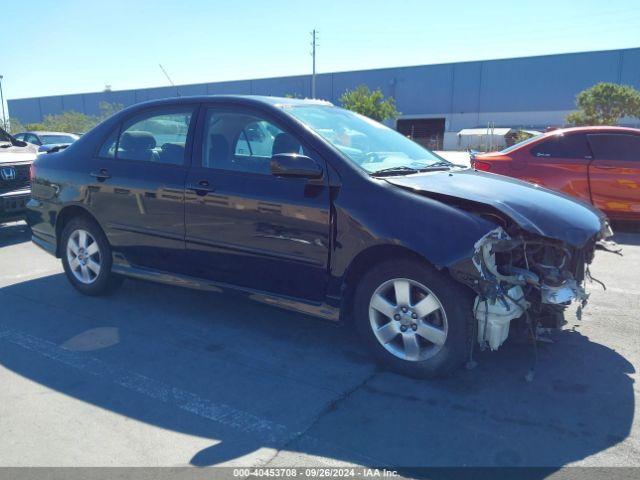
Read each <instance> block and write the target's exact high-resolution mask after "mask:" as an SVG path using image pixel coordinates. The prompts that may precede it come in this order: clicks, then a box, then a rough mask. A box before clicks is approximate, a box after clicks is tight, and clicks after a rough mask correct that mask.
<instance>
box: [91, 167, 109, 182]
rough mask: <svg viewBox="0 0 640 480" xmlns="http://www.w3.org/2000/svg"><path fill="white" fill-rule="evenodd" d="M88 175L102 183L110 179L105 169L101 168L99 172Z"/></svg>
mask: <svg viewBox="0 0 640 480" xmlns="http://www.w3.org/2000/svg"><path fill="white" fill-rule="evenodd" d="M89 175H91V176H92V177H94V178H96V179H97V180H98V181H99V182H104V181H105V180H106V179H107V178H111V175H109V172H108V171H107V169H106V168H101V169H100V171H99V172H91V173H90V174H89Z"/></svg>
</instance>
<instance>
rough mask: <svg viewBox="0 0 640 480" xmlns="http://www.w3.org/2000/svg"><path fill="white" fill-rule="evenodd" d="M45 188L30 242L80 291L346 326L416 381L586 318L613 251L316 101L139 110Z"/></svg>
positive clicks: (548, 212) (115, 121)
mask: <svg viewBox="0 0 640 480" xmlns="http://www.w3.org/2000/svg"><path fill="white" fill-rule="evenodd" d="M248 132H252V133H251V134H248ZM258 132H261V133H258ZM342 132H352V134H351V137H354V138H355V137H357V138H358V139H359V140H358V142H355V144H354V142H346V143H349V146H345V145H343V143H341V142H339V141H338V140H337V139H339V138H340V137H341V134H342ZM168 134H171V138H170V141H167V138H168V137H167V135H168ZM258 144H259V145H258ZM267 147H268V148H267ZM33 176H34V178H33V197H32V199H31V200H30V202H29V204H28V207H29V214H28V217H29V224H30V225H31V228H32V231H33V237H32V238H33V241H34V242H35V243H36V244H37V245H39V246H41V247H42V248H44V249H46V250H47V251H48V252H50V253H52V254H53V255H56V256H57V257H60V258H61V260H62V264H63V266H64V270H65V273H66V275H67V278H68V279H69V281H70V282H71V284H72V285H73V286H74V287H75V288H76V289H78V290H79V291H80V292H82V293H84V294H87V295H98V294H102V293H105V292H107V291H109V290H111V289H113V288H114V287H115V286H118V285H119V284H120V283H121V280H122V278H123V277H133V278H139V279H146V280H152V281H157V282H163V283H167V284H171V285H177V286H184V287H193V288H199V289H204V290H210V291H214V292H220V291H226V290H229V291H236V292H239V293H241V294H244V295H245V296H246V297H248V298H250V299H253V300H257V301H259V302H264V303H266V304H268V305H272V306H278V307H283V308H287V309H291V310H294V311H297V312H301V313H305V314H311V315H315V316H317V317H321V318H325V319H330V320H333V321H342V322H344V323H345V324H346V325H348V326H349V328H355V329H357V330H358V331H359V332H360V335H361V338H362V341H363V342H364V344H366V345H367V346H368V347H369V348H370V349H371V351H372V352H373V354H374V355H375V356H376V357H377V358H378V359H379V360H381V361H382V362H383V363H384V364H385V365H387V366H389V367H391V368H392V369H394V370H396V371H399V372H402V373H404V374H408V375H412V376H416V377H425V376H432V375H436V374H442V373H445V372H448V371H450V370H451V369H453V368H454V367H456V366H458V365H460V364H461V362H463V361H464V360H465V359H466V358H467V356H468V355H469V351H470V349H471V347H472V344H473V343H475V342H476V341H477V342H478V343H480V345H481V346H488V347H489V348H491V349H497V348H498V347H499V346H500V345H501V343H502V342H503V341H504V340H505V339H506V337H507V334H508V332H509V324H510V321H511V320H513V319H516V318H519V317H520V318H524V317H525V316H526V315H525V312H531V317H530V318H533V319H534V320H532V321H533V322H534V324H533V327H534V331H535V322H537V321H538V320H537V318H538V317H539V316H540V312H541V311H543V310H544V309H545V308H546V307H549V308H551V309H556V308H559V307H561V306H563V305H566V304H567V303H569V302H570V301H571V300H573V299H578V300H580V301H581V302H584V301H586V296H585V294H584V290H583V289H582V287H581V284H582V282H583V280H584V278H585V267H586V265H587V264H589V263H590V262H591V260H592V259H593V256H594V251H595V243H596V241H597V240H598V239H600V238H602V237H604V236H607V235H608V234H610V229H609V228H608V224H607V221H606V218H605V217H604V215H603V214H602V213H601V212H599V211H598V210H596V209H593V208H591V207H590V206H587V205H584V204H582V203H579V202H576V201H574V200H572V199H570V198H569V197H567V196H565V195H562V194H558V193H554V192H552V191H550V190H546V189H544V188H540V187H536V186H533V185H531V184H527V183H525V182H520V181H518V180H513V179H508V178H506V177H502V176H498V175H491V174H486V173H483V172H477V171H474V170H472V169H469V168H466V169H463V168H457V167H454V166H453V165H452V164H451V163H449V162H447V161H446V160H444V159H442V158H440V157H439V156H437V155H435V154H433V153H432V152H430V151H428V150H425V149H424V148H422V147H421V146H420V145H418V144H416V143H414V142H412V141H411V140H409V139H407V138H405V137H403V136H402V135H400V134H399V133H397V132H395V131H393V130H391V129H388V128H387V127H385V126H383V125H381V124H379V123H377V122H374V121H372V120H370V119H368V118H365V117H362V116H360V115H357V114H355V113H353V112H349V111H346V110H343V109H340V108H337V107H334V106H333V105H331V104H330V103H327V102H320V101H312V100H295V99H284V98H271V97H242V96H205V97H182V98H178V99H167V100H158V101H153V102H148V103H143V104H139V105H137V106H133V107H129V108H127V109H125V110H123V111H121V112H119V113H117V114H115V115H114V116H113V117H111V118H110V119H108V120H106V121H105V122H103V123H102V124H100V125H99V126H97V127H96V128H94V129H93V130H91V131H90V132H88V133H86V134H85V135H84V136H83V137H82V138H80V139H79V140H78V141H76V142H75V143H73V144H72V145H71V146H70V147H69V148H67V149H65V150H63V151H61V152H58V153H52V154H49V155H44V156H40V158H39V159H38V160H37V161H36V163H35V168H34V173H33Z"/></svg>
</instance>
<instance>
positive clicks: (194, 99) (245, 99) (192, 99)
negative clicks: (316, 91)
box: [131, 95, 333, 108]
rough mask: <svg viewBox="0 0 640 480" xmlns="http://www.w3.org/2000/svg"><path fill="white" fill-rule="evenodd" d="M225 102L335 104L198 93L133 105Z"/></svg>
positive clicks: (293, 99)
mask: <svg viewBox="0 0 640 480" xmlns="http://www.w3.org/2000/svg"><path fill="white" fill-rule="evenodd" d="M212 100H214V101H220V102H224V101H225V100H227V101H233V102H236V103H245V104H247V105H255V104H265V105H271V106H276V107H277V106H284V105H291V106H294V105H326V106H333V104H332V103H331V102H328V101H326V100H317V99H311V98H288V97H269V96H265V95H197V96H187V97H170V98H162V99H159V100H149V101H146V102H142V103H137V104H135V105H132V106H131V107H134V108H135V107H140V106H155V105H176V104H180V103H194V102H210V101H212Z"/></svg>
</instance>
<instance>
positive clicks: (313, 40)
mask: <svg viewBox="0 0 640 480" xmlns="http://www.w3.org/2000/svg"><path fill="white" fill-rule="evenodd" d="M318 33H319V32H318V31H317V30H316V29H315V28H314V29H313V31H312V32H311V56H312V57H313V70H312V74H311V98H316V47H317V46H318Z"/></svg>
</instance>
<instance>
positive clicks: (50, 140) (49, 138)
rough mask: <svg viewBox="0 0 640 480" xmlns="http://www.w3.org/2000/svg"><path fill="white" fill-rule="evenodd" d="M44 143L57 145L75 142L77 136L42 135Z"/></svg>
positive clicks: (41, 139) (41, 138)
mask: <svg viewBox="0 0 640 480" xmlns="http://www.w3.org/2000/svg"><path fill="white" fill-rule="evenodd" d="M40 141H41V142H42V144H43V145H56V144H58V143H73V142H74V141H75V138H74V137H72V136H71V135H40Z"/></svg>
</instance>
